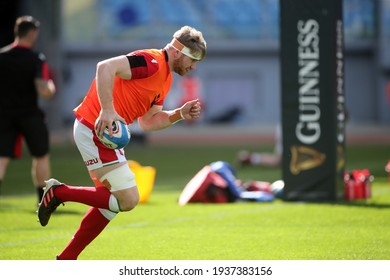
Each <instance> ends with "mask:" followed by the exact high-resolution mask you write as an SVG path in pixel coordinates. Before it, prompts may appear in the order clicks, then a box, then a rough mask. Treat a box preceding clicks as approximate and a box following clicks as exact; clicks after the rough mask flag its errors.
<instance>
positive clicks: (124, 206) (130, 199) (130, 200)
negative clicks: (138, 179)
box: [120, 192, 139, 212]
mask: <svg viewBox="0 0 390 280" xmlns="http://www.w3.org/2000/svg"><path fill="white" fill-rule="evenodd" d="M138 202H139V194H138V192H136V193H132V194H131V195H128V196H127V197H126V198H125V199H124V200H123V202H122V203H121V205H120V207H121V211H123V212H128V211H131V210H133V209H134V208H135V207H136V206H137V205H138Z"/></svg>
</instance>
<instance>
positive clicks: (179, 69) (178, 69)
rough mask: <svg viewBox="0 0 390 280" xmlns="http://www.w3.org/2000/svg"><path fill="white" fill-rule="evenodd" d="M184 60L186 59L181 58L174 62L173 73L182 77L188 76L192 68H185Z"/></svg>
mask: <svg viewBox="0 0 390 280" xmlns="http://www.w3.org/2000/svg"><path fill="white" fill-rule="evenodd" d="M183 59H184V56H181V57H180V58H178V59H176V60H175V61H174V62H173V71H174V72H175V73H177V74H179V75H180V76H184V75H185V74H187V73H188V72H189V71H190V70H191V69H190V68H184V67H183Z"/></svg>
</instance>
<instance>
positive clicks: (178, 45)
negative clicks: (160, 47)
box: [171, 38, 202, 61]
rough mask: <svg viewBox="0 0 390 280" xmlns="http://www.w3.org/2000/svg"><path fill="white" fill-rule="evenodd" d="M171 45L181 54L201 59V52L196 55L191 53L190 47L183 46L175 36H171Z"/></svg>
mask: <svg viewBox="0 0 390 280" xmlns="http://www.w3.org/2000/svg"><path fill="white" fill-rule="evenodd" d="M171 46H172V47H174V48H175V49H176V50H178V51H179V52H181V53H182V54H184V55H186V56H188V57H191V58H192V59H195V60H198V61H199V60H202V57H201V54H198V55H193V54H192V53H191V50H190V48H188V47H186V46H184V45H183V44H182V43H180V42H179V41H178V40H177V39H176V38H173V39H172V42H171Z"/></svg>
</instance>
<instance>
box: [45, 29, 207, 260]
mask: <svg viewBox="0 0 390 280" xmlns="http://www.w3.org/2000/svg"><path fill="white" fill-rule="evenodd" d="M205 56H206V41H205V40H204V38H203V35H202V33H201V32H200V31H198V30H196V29H194V28H192V27H190V26H184V27H182V28H181V29H180V30H178V31H176V32H175V33H174V35H173V39H172V41H171V42H170V43H168V44H167V45H166V47H165V48H164V49H161V50H157V49H148V50H138V51H134V52H131V53H129V54H127V55H121V56H118V57H113V58H110V59H107V60H104V61H101V62H99V63H98V64H97V70H96V77H95V79H94V80H93V81H92V84H91V87H90V89H89V92H88V94H87V96H86V97H85V98H84V100H83V101H82V103H81V104H80V105H79V106H78V107H77V108H75V109H74V112H75V115H76V120H75V124H74V138H75V142H76V145H77V147H78V149H79V151H80V154H81V156H82V158H83V160H84V162H85V164H86V166H87V168H88V170H89V173H90V176H91V178H92V180H93V181H94V183H95V186H96V188H94V187H73V186H69V185H67V184H64V183H61V182H59V181H58V180H56V179H50V180H48V181H47V182H46V187H45V192H44V196H43V198H42V201H41V203H40V206H39V209H38V219H39V222H40V223H41V225H42V226H46V225H47V224H48V222H49V219H50V216H51V214H52V213H53V212H54V211H55V210H56V208H57V207H58V206H59V205H60V204H61V203H64V202H67V201H73V202H79V203H83V204H86V205H89V206H92V208H91V209H89V211H88V212H87V213H86V214H85V216H84V218H83V219H82V222H81V224H80V227H79V228H78V230H77V231H76V233H75V235H74V236H73V238H72V239H71V240H70V242H69V243H68V245H67V246H66V247H65V249H64V250H63V251H62V252H61V253H60V254H59V255H57V259H59V260H65V259H77V258H78V256H79V254H80V253H81V252H82V251H83V250H84V248H85V247H86V246H87V245H88V244H89V243H91V242H92V241H93V240H94V239H95V238H96V237H97V236H98V235H99V234H100V232H102V230H103V229H104V228H105V227H106V225H107V224H108V223H109V221H110V220H112V219H113V218H114V217H115V216H116V214H117V213H118V212H121V211H130V210H132V209H133V208H134V207H136V205H137V204H138V201H139V194H138V189H137V187H136V183H135V178H134V174H133V173H132V172H131V170H130V168H129V166H128V164H127V159H126V157H125V153H124V149H123V148H122V149H110V148H107V147H106V146H104V145H103V144H102V143H101V142H99V140H98V138H97V135H99V136H101V135H102V134H103V131H104V129H105V128H106V127H107V128H108V130H109V134H110V136H112V122H113V121H115V120H119V121H123V122H125V123H127V124H130V123H132V122H133V121H135V120H138V123H139V125H140V127H141V128H142V129H143V130H146V131H149V130H159V129H163V128H167V127H169V126H171V125H172V124H174V123H176V122H178V121H180V120H195V119H197V118H199V116H200V111H201V106H200V102H199V101H198V100H197V99H195V100H191V101H188V102H186V103H185V104H184V105H183V106H181V107H180V108H177V109H175V110H171V111H165V110H163V103H164V99H165V97H166V95H167V94H168V91H169V89H170V87H171V85H172V72H175V73H177V74H179V75H180V76H184V75H186V74H187V73H188V72H190V71H191V70H193V69H195V68H196V65H197V62H198V61H201V60H203V59H204V58H205Z"/></svg>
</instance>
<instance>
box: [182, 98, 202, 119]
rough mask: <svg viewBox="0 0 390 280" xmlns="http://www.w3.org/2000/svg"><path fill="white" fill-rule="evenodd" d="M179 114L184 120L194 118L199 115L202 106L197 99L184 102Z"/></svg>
mask: <svg viewBox="0 0 390 280" xmlns="http://www.w3.org/2000/svg"><path fill="white" fill-rule="evenodd" d="M180 110H181V114H182V116H183V117H184V119H185V120H194V119H197V118H199V117H200V112H201V110H202V107H201V105H200V102H199V99H194V100H191V101H188V102H186V103H185V104H184V105H183V106H182V107H181V108H180Z"/></svg>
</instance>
